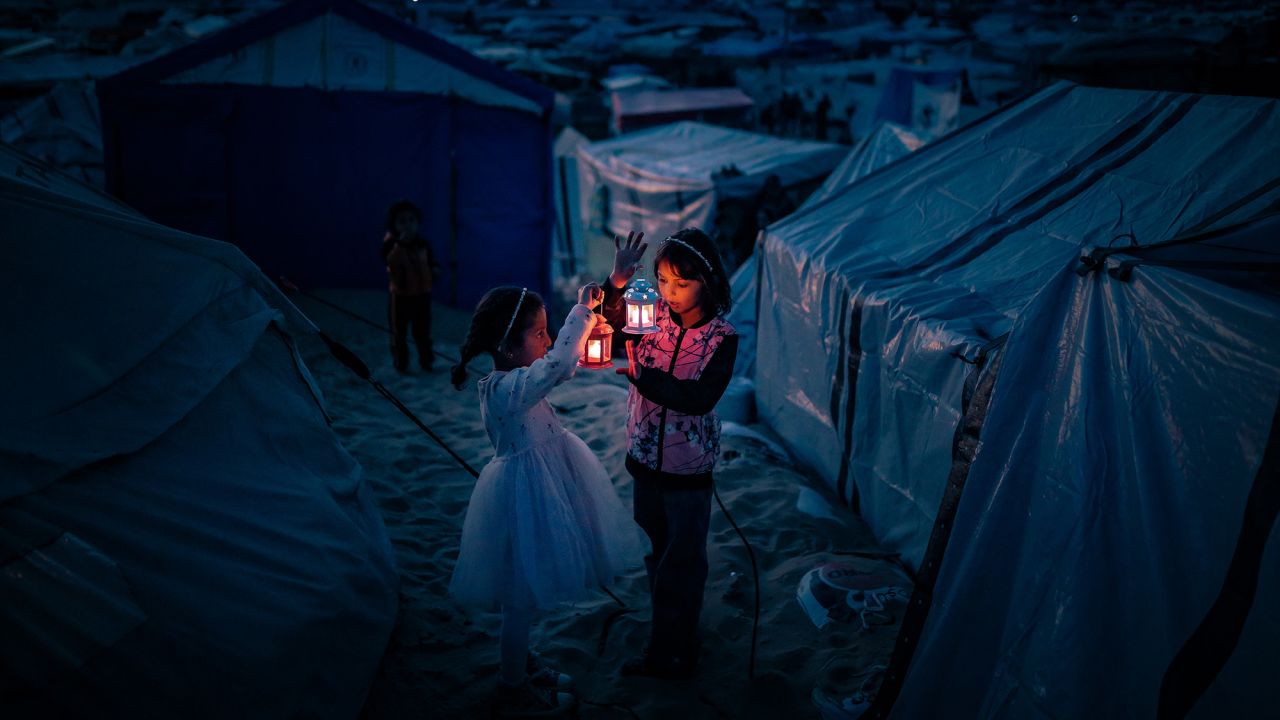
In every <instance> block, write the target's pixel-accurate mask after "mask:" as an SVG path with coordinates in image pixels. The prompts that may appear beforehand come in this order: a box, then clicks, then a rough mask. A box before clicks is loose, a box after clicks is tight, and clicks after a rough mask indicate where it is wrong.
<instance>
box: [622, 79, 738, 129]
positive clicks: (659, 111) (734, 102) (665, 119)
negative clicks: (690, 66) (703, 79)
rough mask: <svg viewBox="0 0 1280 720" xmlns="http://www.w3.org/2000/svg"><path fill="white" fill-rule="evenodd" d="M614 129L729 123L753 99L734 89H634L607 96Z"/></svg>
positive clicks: (734, 119) (735, 118)
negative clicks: (688, 121)
mask: <svg viewBox="0 0 1280 720" xmlns="http://www.w3.org/2000/svg"><path fill="white" fill-rule="evenodd" d="M610 98H611V103H612V106H613V120H612V121H611V124H612V127H613V130H614V132H617V133H629V132H632V131H634V130H640V129H643V128H651V127H654V126H657V125H665V124H668V123H673V122H678V121H680V120H698V121H705V122H711V123H716V122H721V123H731V122H736V121H738V120H741V119H742V117H743V116H744V114H745V113H746V111H748V110H750V109H751V108H752V107H754V106H755V101H754V100H752V99H751V97H750V96H749V95H747V94H746V93H744V92H742V91H741V90H739V89H738V88H679V89H666V90H635V91H630V92H615V93H612V94H611V95H610Z"/></svg>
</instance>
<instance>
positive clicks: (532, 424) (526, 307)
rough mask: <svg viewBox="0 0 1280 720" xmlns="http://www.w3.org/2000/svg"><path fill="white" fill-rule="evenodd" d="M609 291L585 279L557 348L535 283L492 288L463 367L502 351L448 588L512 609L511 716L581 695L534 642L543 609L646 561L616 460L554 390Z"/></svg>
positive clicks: (537, 712) (560, 706)
mask: <svg viewBox="0 0 1280 720" xmlns="http://www.w3.org/2000/svg"><path fill="white" fill-rule="evenodd" d="M602 297H603V293H602V292H601V290H600V287H599V286H597V285H595V284H590V285H587V286H584V287H583V288H582V289H581V290H580V291H579V293H578V304H577V305H575V306H574V307H573V309H572V310H570V311H569V316H568V318H567V319H566V320H565V323H564V327H563V328H561V329H560V334H559V338H558V339H557V340H556V343H555V347H554V348H551V340H550V337H549V336H548V334H547V312H546V309H545V305H544V304H543V301H542V298H541V297H539V296H538V294H537V293H534V292H530V291H529V290H527V289H524V288H517V287H501V288H495V289H493V290H490V291H489V292H487V293H485V295H484V297H483V298H481V299H480V303H479V304H478V305H477V306H476V310H475V314H474V315H473V316H472V318H471V327H470V329H469V330H468V332H467V337H466V340H464V341H463V344H462V348H461V354H462V359H461V361H460V362H459V364H458V365H455V366H454V367H453V372H452V376H451V379H452V380H453V384H454V387H455V388H457V389H459V390H461V389H462V383H463V381H464V380H466V375H467V371H466V366H467V363H469V362H470V361H471V359H472V358H474V357H476V356H478V355H480V354H482V353H488V354H489V355H491V356H492V357H493V362H494V370H493V372H491V373H489V374H488V375H486V376H485V377H484V378H482V379H481V380H480V382H479V384H478V388H479V391H480V416H481V418H482V419H483V420H484V426H485V431H486V432H487V433H488V435H489V439H490V441H491V442H492V443H493V447H494V450H495V453H496V454H495V456H494V458H493V460H491V461H490V462H489V464H488V465H485V467H484V470H482V471H481V472H480V477H479V478H478V479H477V480H476V485H475V489H474V491H473V492H472V495H471V503H470V505H469V506H468V507H467V516H466V520H464V521H463V526H462V540H461V548H460V550H459V551H458V561H457V564H456V565H455V566H454V571H453V578H452V579H451V581H450V583H449V592H450V593H451V594H452V595H453V596H454V597H455V598H457V599H459V600H463V601H468V602H471V603H474V604H476V605H479V606H481V607H484V608H499V607H500V608H501V610H502V635H501V639H500V642H499V656H500V662H499V675H500V677H499V680H498V688H497V694H496V697H495V702H494V710H495V713H496V714H497V715H499V716H503V717H531V716H537V717H545V716H549V715H557V714H560V713H562V712H565V711H567V710H569V709H570V708H571V707H572V706H573V704H574V699H573V696H572V695H570V694H569V693H567V692H565V691H566V690H567V689H568V688H569V685H570V682H571V680H570V678H569V677H568V676H567V675H565V674H563V673H560V672H558V671H556V670H553V669H551V668H549V667H547V666H545V665H544V664H542V662H541V660H540V659H539V658H538V656H537V655H535V654H533V653H531V652H529V629H530V625H531V623H532V621H533V616H534V613H535V612H536V611H538V610H543V609H547V608H550V607H552V606H554V605H555V604H557V603H559V602H563V601H567V600H574V599H577V598H579V597H581V596H583V595H585V594H586V593H587V592H588V591H590V590H593V589H595V588H596V587H598V586H600V585H603V584H605V583H608V582H609V581H610V580H612V579H613V577H614V576H615V575H617V574H618V573H619V572H620V571H621V570H622V569H623V568H624V567H627V566H630V565H632V564H633V562H632V561H633V560H634V561H635V562H634V564H636V565H638V564H639V556H640V539H639V533H637V532H635V525H634V523H632V522H631V519H630V518H628V517H627V511H626V507H625V506H623V504H622V501H621V500H619V499H618V495H617V492H616V491H615V490H614V488H613V484H612V482H611V481H610V478H609V474H608V472H606V471H605V469H604V466H603V465H601V464H600V460H599V459H598V458H597V457H596V456H595V454H594V453H593V452H592V451H591V449H590V448H588V447H587V445H586V443H584V442H583V441H582V440H581V439H580V438H579V437H578V436H577V435H574V434H573V433H571V432H569V431H567V430H565V429H564V428H563V427H562V426H561V425H560V421H559V420H558V419H557V418H556V416H555V412H554V411H553V410H552V408H551V404H550V403H548V402H547V394H548V393H550V392H551V389H552V388H554V387H555V386H556V385H559V384H560V383H562V382H564V381H566V380H568V379H569V378H571V377H573V374H574V371H575V369H576V368H577V362H578V358H579V357H580V356H581V355H582V352H583V348H584V346H585V345H586V341H587V335H588V334H589V333H590V332H591V329H592V328H593V327H594V326H595V323H596V315H595V313H593V312H592V311H591V307H593V306H595V305H597V304H599V303H600V300H601V298H602ZM548 348H551V350H550V352H548Z"/></svg>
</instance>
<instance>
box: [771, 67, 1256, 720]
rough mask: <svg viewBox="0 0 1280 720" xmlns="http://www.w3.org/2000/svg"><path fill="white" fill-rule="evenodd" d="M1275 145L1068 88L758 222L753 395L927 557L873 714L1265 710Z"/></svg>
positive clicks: (838, 480)
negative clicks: (774, 219) (761, 229)
mask: <svg viewBox="0 0 1280 720" xmlns="http://www.w3.org/2000/svg"><path fill="white" fill-rule="evenodd" d="M1277 138H1280V102H1278V101H1276V100H1274V99H1263V98H1245V97H1218V96H1205V95H1186V94H1174V93H1162V92H1148V91H1127V90H1104V89H1095V88H1084V87H1078V86H1075V85H1072V84H1070V83H1058V84H1055V85H1052V86H1050V87H1048V88H1045V89H1044V90H1042V91H1041V92H1039V93H1037V94H1036V95H1034V96H1031V97H1029V98H1026V99H1024V100H1022V101H1020V102H1017V103H1014V104H1011V105H1008V106H1006V107H1005V108H1002V109H1001V110H1000V111H998V112H996V113H995V114H993V115H991V116H989V117H987V118H986V119H984V120H983V121H981V122H978V123H975V124H973V125H970V126H968V127H966V128H963V129H961V130H959V131H956V132H954V133H952V134H950V135H948V136H946V137H944V138H942V139H940V140H937V141H935V142H933V143H931V144H929V145H926V146H925V147H923V148H921V149H920V150H919V151H917V152H915V153H913V154H911V155H910V156H908V157H905V158H903V159H901V160H899V161H898V162H895V163H893V164H890V165H887V166H885V167H883V168H881V169H880V170H878V171H877V172H874V173H872V174H870V175H868V176H866V177H864V178H863V179H862V180H860V181H858V182H855V183H853V184H852V185H848V186H846V187H845V188H844V189H843V190H841V191H839V192H837V193H834V194H832V195H831V196H830V197H827V198H825V199H823V200H820V201H818V202H815V203H811V204H809V205H806V206H805V207H803V208H801V209H800V210H798V211H797V212H796V213H793V214H792V215H790V216H789V217H787V218H786V219H785V220H783V221H782V222H780V223H777V224H775V225H771V226H770V227H769V228H768V229H767V231H766V233H765V236H764V238H763V252H762V253H760V270H759V273H760V274H759V282H760V296H761V302H760V304H759V312H760V316H759V318H758V328H757V331H758V340H757V342H758V354H757V367H756V378H755V381H756V392H757V406H758V408H759V413H760V415H761V417H762V418H763V419H764V420H765V421H766V422H768V423H769V424H770V425H771V426H772V427H773V428H774V429H775V430H776V431H777V432H778V434H779V435H780V436H781V437H782V438H783V440H784V441H785V442H786V443H787V444H788V446H789V448H790V449H791V450H792V452H793V455H794V456H796V457H798V458H799V459H801V460H802V462H804V463H805V464H806V465H808V466H809V467H810V468H811V469H812V470H813V471H814V473H815V474H816V475H818V476H820V477H821V478H822V479H823V480H825V481H826V482H828V483H830V485H831V486H832V488H833V489H835V490H836V491H837V493H838V494H839V495H840V496H841V497H842V498H843V499H844V500H845V501H846V502H848V503H849V504H850V505H851V506H852V507H853V508H855V509H856V510H857V511H858V512H860V513H861V514H862V516H863V517H864V518H865V519H866V520H867V521H868V523H869V524H870V525H871V527H872V529H873V530H874V531H875V532H876V534H877V535H878V537H880V538H881V540H882V541H884V542H885V543H886V544H888V545H890V546H892V547H894V548H895V549H897V550H899V551H900V552H901V553H902V557H903V560H904V561H905V562H906V564H907V565H909V566H910V567H911V568H912V569H914V570H916V571H917V573H918V574H917V578H916V589H915V594H914V595H913V598H912V601H911V604H910V610H909V611H908V615H907V616H906V617H905V618H904V620H903V629H902V632H901V635H900V637H899V641H898V646H897V648H896V649H895V654H894V658H893V662H892V663H891V664H890V667H889V671H888V673H887V674H886V679H885V683H886V684H885V689H884V690H882V691H881V696H880V697H881V698H884V699H882V700H879V705H877V706H875V707H874V708H873V709H874V712H873V713H872V714H871V716H872V717H884V716H886V715H887V714H888V712H889V711H891V712H892V714H893V716H894V717H906V718H910V717H963V718H972V717H984V718H986V717H1000V718H1004V717H1008V718H1023V717H1045V718H1049V717H1081V716H1085V715H1090V716H1103V717H1152V716H1154V715H1155V714H1156V712H1157V707H1159V706H1161V704H1162V703H1164V704H1165V707H1182V708H1183V709H1184V710H1185V709H1187V708H1192V709H1194V711H1195V713H1196V714H1197V715H1196V716H1200V717H1208V716H1212V715H1213V714H1214V713H1216V712H1221V713H1222V714H1225V715H1227V716H1241V717H1252V716H1258V715H1259V714H1261V713H1262V712H1263V711H1264V710H1266V709H1267V705H1265V704H1264V702H1265V700H1264V698H1263V697H1262V693H1263V692H1265V691H1267V690H1268V689H1269V687H1268V685H1267V684H1266V683H1264V682H1262V681H1261V678H1260V675H1259V673H1260V672H1261V670H1260V669H1261V668H1274V667H1276V666H1277V664H1278V663H1280V657H1278V653H1280V650H1277V648H1280V615H1278V614H1277V612H1278V608H1280V603H1278V602H1277V599H1278V594H1280V575H1278V574H1277V572H1276V568H1278V567H1280V563H1278V562H1276V553H1277V552H1280V546H1278V545H1277V543H1280V537H1278V536H1276V535H1275V534H1274V531H1273V523H1274V520H1275V510H1276V508H1275V507H1274V506H1272V507H1268V504H1267V503H1268V502H1270V503H1272V505H1274V503H1275V499H1276V498H1275V497H1274V496H1271V497H1270V499H1268V497H1267V493H1268V492H1271V493H1275V492H1276V486H1275V481H1276V477H1277V474H1276V472H1277V471H1276V466H1275V464H1274V463H1276V462H1277V460H1276V459H1275V458H1274V457H1273V454H1272V453H1273V452H1274V450H1275V449H1276V445H1277V442H1278V441H1277V433H1278V432H1280V428H1277V427H1276V420H1275V413H1276V407H1277V399H1278V398H1280V304H1278V303H1277V300H1276V287H1277V273H1276V264H1275V263H1274V259H1275V257H1276V255H1277V253H1280V243H1278V241H1277V236H1276V234H1275V230H1276V224H1275V222H1274V214H1275V213H1276V211H1277V210H1278V209H1280V166H1277V165H1276V163H1275V162H1274V160H1273V159H1274V157H1276V155H1277V154H1278V151H1280V146H1278V145H1277ZM1099 248H1100V249H1099ZM1082 257H1083V258H1084V260H1082ZM782 348H785V349H786V351H785V352H783V351H782V350H781V349H782ZM1259 494H1260V495H1261V498H1260V499H1258V500H1256V501H1255V495H1259ZM1264 558H1269V562H1267V561H1263V559H1264ZM1260 561H1261V562H1260ZM1254 591H1256V602H1255V601H1254ZM1221 608H1225V609H1221ZM1205 628H1207V630H1205ZM1223 628H1226V630H1224V629H1223ZM1233 632H1234V634H1233ZM1206 637H1208V638H1211V639H1215V642H1210V643H1207V645H1208V647H1206V641H1205V640H1204V638H1206ZM1237 640H1238V642H1237ZM1214 658H1216V661H1215V660H1213V659H1214ZM1215 662H1216V663H1217V664H1216V665H1215ZM894 698H896V699H897V704H892V700H893V699H894Z"/></svg>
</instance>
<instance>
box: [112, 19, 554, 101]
mask: <svg viewBox="0 0 1280 720" xmlns="http://www.w3.org/2000/svg"><path fill="white" fill-rule="evenodd" d="M326 13H332V14H335V15H338V16H340V17H342V18H344V19H346V20H348V21H350V22H352V23H354V24H356V25H359V26H361V27H363V28H365V29H367V30H369V31H372V32H374V33H376V34H378V35H381V36H383V37H385V38H387V39H389V40H392V41H394V42H396V43H398V44H400V45H403V46H405V47H407V48H410V49H412V50H414V51H417V52H419V53H422V54H423V55H426V56H427V57H430V58H432V59H434V60H437V61H440V62H442V63H445V64H447V65H450V66H452V67H454V68H456V69H457V70H459V71H461V72H464V73H466V74H468V75H471V76H474V77H476V78H478V79H480V80H483V81H485V82H487V83H490V84H492V85H496V86H498V87H500V88H502V89H503V90H506V91H508V92H511V93H514V94H516V95H519V96H521V97H523V98H525V99H527V100H529V101H532V102H533V103H536V104H537V105H538V106H539V107H541V108H542V109H543V110H549V109H550V108H551V107H552V105H553V104H554V102H555V94H554V93H553V92H552V91H551V90H549V89H547V88H544V87H542V86H541V85H538V84H537V83H535V82H533V81H532V80H529V79H527V78H524V77H521V76H520V75H517V74H516V73H512V72H508V71H506V70H504V69H502V68H500V67H498V66H496V65H493V64H491V63H488V62H485V61H484V60H481V59H479V58H477V57H475V56H474V55H472V54H471V53H468V52H467V51H465V50H463V49H461V48H459V47H456V46H454V45H451V44H450V43H448V42H445V41H444V40H441V39H440V38H438V37H436V36H434V35H431V34H430V33H427V32H425V31H423V30H420V29H418V28H416V27H413V26H411V25H407V24H405V23H402V22H400V21H398V20H396V19H395V18H392V17H390V16H388V15H384V14H383V13H380V12H377V11H375V10H372V9H370V8H367V7H365V6H364V5H361V4H360V3H358V2H355V0H295V1H294V2H291V3H289V4H287V5H283V6H281V7H279V8H276V9H274V10H270V11H268V12H265V13H263V14H262V15H259V16H257V17H255V18H253V19H250V20H248V21H246V22H244V23H242V24H240V25H237V26H235V27H232V28H228V29H227V30H224V31H222V32H219V33H215V34H214V35H212V36H210V37H208V38H206V39H203V40H200V41H199V42H196V43H193V44H191V45H187V46H185V47H182V48H180V49H178V50H175V51H173V52H171V53H168V54H166V55H163V56H161V57H159V58H156V59H154V60H151V61H149V62H146V63H143V64H141V65H138V66H136V67H132V68H129V69H128V70H125V71H124V72H121V73H119V74H117V75H114V76H112V77H110V78H107V79H105V80H103V81H101V84H102V85H108V84H117V83H119V84H126V83H128V84H137V83H159V82H163V81H164V80H166V79H168V78H170V77H172V76H174V75H177V74H179V73H182V72H184V71H187V70H191V69H193V68H196V67H198V66H200V65H201V64H203V63H205V62H208V61H210V60H214V59H216V58H219V57H222V56H225V55H228V54H231V53H232V52H234V51H235V50H237V49H239V48H242V47H245V46H247V45H250V44H253V43H255V42H257V41H260V40H264V39H266V38H268V37H271V36H273V35H276V34H277V33H280V32H281V31H283V30H286V29H288V28H291V27H294V26H296V25H299V24H301V23H303V22H306V21H308V20H312V19H314V18H317V17H320V16H322V15H324V14H326Z"/></svg>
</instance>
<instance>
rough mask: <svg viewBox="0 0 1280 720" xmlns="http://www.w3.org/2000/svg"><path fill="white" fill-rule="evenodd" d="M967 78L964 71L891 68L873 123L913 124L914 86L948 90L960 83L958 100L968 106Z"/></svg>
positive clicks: (969, 91) (971, 94)
mask: <svg viewBox="0 0 1280 720" xmlns="http://www.w3.org/2000/svg"><path fill="white" fill-rule="evenodd" d="M968 77H969V73H968V71H967V70H965V69H964V68H931V69H928V70H915V69H912V68H907V67H901V66H899V67H894V68H893V69H892V70H890V71H889V79H888V80H887V81H886V82H885V85H884V89H883V90H881V92H880V103H879V104H878V105H876V113H875V119H876V120H887V121H889V122H893V123H897V124H899V125H907V126H911V125H912V124H913V120H914V119H913V118H912V117H911V108H912V99H913V97H914V93H915V86H916V85H917V84H919V85H924V86H926V87H931V88H949V87H953V86H954V85H955V84H956V83H960V95H961V98H962V99H963V100H964V101H967V102H970V103H972V102H973V101H974V100H973V91H972V90H971V89H969V80H968Z"/></svg>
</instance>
